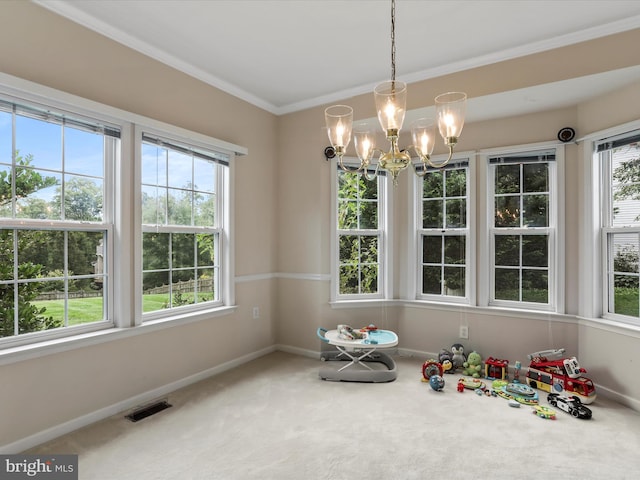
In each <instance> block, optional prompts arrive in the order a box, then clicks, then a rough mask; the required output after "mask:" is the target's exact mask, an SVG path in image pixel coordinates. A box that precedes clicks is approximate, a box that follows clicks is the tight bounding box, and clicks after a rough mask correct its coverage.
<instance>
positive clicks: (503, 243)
mask: <svg viewBox="0 0 640 480" xmlns="http://www.w3.org/2000/svg"><path fill="white" fill-rule="evenodd" d="M495 264H496V265H499V266H518V265H520V235H496V236H495Z"/></svg>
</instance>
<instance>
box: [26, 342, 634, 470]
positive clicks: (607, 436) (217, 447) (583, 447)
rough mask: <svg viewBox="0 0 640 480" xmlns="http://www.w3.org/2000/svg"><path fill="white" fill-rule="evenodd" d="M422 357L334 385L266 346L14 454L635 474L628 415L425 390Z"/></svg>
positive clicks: (288, 466) (234, 465)
mask: <svg viewBox="0 0 640 480" xmlns="http://www.w3.org/2000/svg"><path fill="white" fill-rule="evenodd" d="M424 360H425V359H421V358H396V361H397V363H398V370H399V377H398V379H397V380H396V381H395V382H392V383H385V384H365V383H343V382H328V381H322V380H320V379H318V369H319V368H320V366H321V365H324V364H321V362H320V361H319V360H313V359H309V358H305V357H300V356H296V355H291V354H286V353H281V352H278V353H273V354H270V355H267V356H266V357H263V358H261V359H259V360H256V361H253V362H251V363H248V364H246V365H243V366H241V367H239V368H237V369H235V370H233V371H229V372H226V373H224V374H221V375H218V376H216V377H213V378H211V379H209V380H206V381H203V382H200V383H198V384H196V385H193V386H190V387H188V388H185V389H183V390H180V391H178V392H175V393H174V394H171V395H169V397H168V400H169V402H170V403H171V404H172V405H173V407H172V408H169V409H167V410H164V411H162V412H160V413H158V414H156V415H153V416H151V417H149V418H146V419H144V420H142V421H140V422H138V423H132V422H130V421H128V420H126V419H125V418H124V416H123V415H124V414H123V415H118V416H116V417H113V418H110V419H107V420H105V421H103V422H100V423H98V424H96V425H94V426H91V427H87V428H84V429H82V430H79V431H77V432H74V433H72V434H69V435H66V436H64V437H62V438H60V439H57V440H55V441H52V442H50V443H48V444H45V445H42V446H40V447H38V448H36V449H33V450H31V451H30V452H28V453H37V454H44V453H47V454H51V453H55V454H62V453H75V454H79V472H80V475H79V478H80V479H81V480H129V479H131V480H134V479H135V480H147V479H149V480H161V479H171V480H187V479H197V480H208V479H224V480H232V479H238V480H245V479H274V480H275V479H277V480H288V479H292V480H293V479H296V480H299V479H304V480H313V479H367V480H374V479H385V480H386V479H399V480H405V479H407V480H408V479H421V480H423V479H435V478H446V479H458V478H463V479H509V480H519V479H547V478H562V479H581V480H584V479H605V478H606V479H634V480H635V479H637V478H639V477H638V475H639V472H640V415H639V414H638V413H637V412H634V411H632V410H629V409H627V408H625V407H623V406H621V405H619V404H616V403H613V402H612V401H609V400H607V399H604V398H599V399H598V400H596V403H594V404H593V405H592V406H591V407H592V410H593V416H594V418H593V419H592V420H578V419H575V418H573V417H571V416H570V415H568V414H566V413H563V412H558V418H557V420H555V421H554V420H545V419H541V418H538V417H536V416H535V415H533V414H532V411H531V408H530V407H522V408H518V409H516V408H512V407H509V406H508V404H507V401H506V400H503V399H501V398H492V397H487V396H478V395H476V394H474V393H473V392H472V391H468V390H467V391H465V392H464V393H458V392H457V391H456V388H455V384H456V381H455V380H456V379H457V376H454V375H447V376H446V377H445V379H446V380H447V384H446V386H445V390H444V391H442V392H435V391H433V390H432V389H431V388H430V387H429V385H428V384H427V383H423V382H421V381H420V379H421V366H422V362H423V361H424ZM331 363H332V364H334V363H335V364H338V363H339V362H331ZM541 403H542V404H544V405H546V401H542V402H541Z"/></svg>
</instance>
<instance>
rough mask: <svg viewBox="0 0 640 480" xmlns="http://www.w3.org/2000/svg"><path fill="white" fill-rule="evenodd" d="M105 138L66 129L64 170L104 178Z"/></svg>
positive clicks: (82, 131) (75, 129) (92, 133)
mask: <svg viewBox="0 0 640 480" xmlns="http://www.w3.org/2000/svg"><path fill="white" fill-rule="evenodd" d="M103 152H104V137H103V136H102V135H101V134H98V133H94V132H88V131H84V130H79V129H77V128H71V127H65V128H64V169H65V171H67V172H71V173H75V174H83V175H91V176H94V177H103V176H104V162H103V161H102V158H103V155H104V153H103Z"/></svg>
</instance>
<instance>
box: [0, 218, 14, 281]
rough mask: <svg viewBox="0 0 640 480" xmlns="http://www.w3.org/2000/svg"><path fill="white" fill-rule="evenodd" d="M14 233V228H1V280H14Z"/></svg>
mask: <svg viewBox="0 0 640 480" xmlns="http://www.w3.org/2000/svg"><path fill="white" fill-rule="evenodd" d="M13 234H14V231H13V230H10V229H0V280H13V255H14V249H13ZM0 287H2V285H0ZM5 293H6V292H5Z"/></svg>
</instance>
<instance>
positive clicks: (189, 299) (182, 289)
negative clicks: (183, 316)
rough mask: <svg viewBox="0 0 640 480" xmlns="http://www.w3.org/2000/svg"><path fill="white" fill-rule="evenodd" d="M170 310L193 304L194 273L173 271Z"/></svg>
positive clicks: (191, 271) (190, 271) (192, 271)
mask: <svg viewBox="0 0 640 480" xmlns="http://www.w3.org/2000/svg"><path fill="white" fill-rule="evenodd" d="M172 280H173V281H172V284H171V308H175V307H182V306H184V305H191V304H193V303H195V271H194V270H173V274H172Z"/></svg>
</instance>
